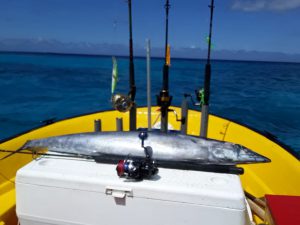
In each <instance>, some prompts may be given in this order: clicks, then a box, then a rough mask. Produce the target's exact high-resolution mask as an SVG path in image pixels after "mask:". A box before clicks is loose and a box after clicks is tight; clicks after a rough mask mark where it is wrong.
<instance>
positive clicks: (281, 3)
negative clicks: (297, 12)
mask: <svg viewBox="0 0 300 225" xmlns="http://www.w3.org/2000/svg"><path fill="white" fill-rule="evenodd" d="M299 7H300V0H234V2H233V4H232V7H231V8H232V9H234V10H242V11H246V12H255V11H262V10H269V11H286V10H292V9H296V8H299Z"/></svg>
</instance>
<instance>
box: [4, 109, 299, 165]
mask: <svg viewBox="0 0 300 225" xmlns="http://www.w3.org/2000/svg"><path fill="white" fill-rule="evenodd" d="M146 107H147V106H140V107H138V108H146ZM152 107H159V106H156V105H154V106H152ZM170 107H176V108H181V107H180V106H176V105H171V106H170ZM189 110H192V111H195V112H199V113H201V111H200V110H197V109H189ZM113 111H116V110H115V109H107V110H105V109H104V110H99V111H94V112H89V113H82V114H78V115H74V116H70V117H66V118H62V119H59V120H55V121H54V122H52V123H49V124H42V125H40V126H36V127H33V128H31V129H28V130H26V131H23V132H20V133H17V134H15V135H12V136H10V137H7V138H3V139H1V140H0V144H3V143H5V142H7V141H10V140H12V139H14V138H17V137H20V136H22V135H24V134H27V133H30V132H32V131H35V130H38V129H41V128H44V127H47V126H51V125H52V124H54V123H58V122H63V121H66V120H70V119H75V118H77V117H84V116H88V115H93V114H97V113H103V112H113ZM209 115H211V116H215V117H217V118H220V119H225V120H228V121H230V122H233V123H235V124H237V125H240V126H243V127H245V128H247V129H249V130H251V131H253V132H255V133H257V134H259V135H261V136H263V137H265V138H267V139H268V140H270V141H272V142H274V143H275V144H277V145H279V146H280V147H281V148H283V149H284V150H285V151H286V152H288V153H290V154H291V155H292V156H294V157H295V158H296V159H297V160H299V161H300V153H298V152H296V151H295V150H294V149H293V148H292V147H291V146H289V145H287V144H285V143H283V142H282V141H280V140H279V139H278V138H277V137H276V136H275V135H273V134H272V133H269V132H268V131H261V130H258V129H256V128H253V127H251V126H249V125H246V124H244V123H241V122H238V121H236V120H234V119H229V118H227V117H221V116H219V115H216V114H213V113H210V114H209Z"/></svg>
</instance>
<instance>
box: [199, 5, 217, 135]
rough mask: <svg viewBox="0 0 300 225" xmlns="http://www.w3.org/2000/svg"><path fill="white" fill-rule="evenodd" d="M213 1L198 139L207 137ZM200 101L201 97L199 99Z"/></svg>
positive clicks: (210, 6)
mask: <svg viewBox="0 0 300 225" xmlns="http://www.w3.org/2000/svg"><path fill="white" fill-rule="evenodd" d="M214 3H215V1H214V0H211V4H210V5H209V6H208V7H209V8H210V23H209V36H208V52H207V61H206V66H205V77H204V93H203V95H204V96H203V104H202V109H201V128H200V131H201V132H200V137H204V138H206V137H207V128H208V115H209V97H210V80H211V63H210V62H211V60H210V53H211V37H212V25H213V14H214V8H215V4H214ZM198 96H199V95H198ZM199 99H201V97H199Z"/></svg>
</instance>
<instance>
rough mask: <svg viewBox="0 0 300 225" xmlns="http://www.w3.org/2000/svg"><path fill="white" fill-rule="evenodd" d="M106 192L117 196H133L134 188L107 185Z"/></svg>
mask: <svg viewBox="0 0 300 225" xmlns="http://www.w3.org/2000/svg"><path fill="white" fill-rule="evenodd" d="M105 194H106V195H112V196H113V197H115V198H125V197H126V196H127V197H133V193H132V189H130V188H119V187H106V188H105Z"/></svg>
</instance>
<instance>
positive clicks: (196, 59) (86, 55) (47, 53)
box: [0, 50, 300, 64]
mask: <svg viewBox="0 0 300 225" xmlns="http://www.w3.org/2000/svg"><path fill="white" fill-rule="evenodd" d="M3 53H4V54H24V55H57V56H76V57H81V56H85V57H112V56H113V55H107V54H97V53H65V52H42V51H6V50H4V51H3V50H0V54H3ZM114 56H116V57H121V58H127V57H128V58H129V56H128V55H121V54H120V55H114ZM134 58H139V59H141V58H143V59H144V58H146V56H141V55H137V56H134ZM151 58H154V59H164V57H163V56H151ZM172 59H175V60H192V61H204V60H207V59H206V58H196V57H191V58H188V57H187V58H184V57H178V56H176V57H173V58H172ZM211 61H233V62H259V63H288V64H300V62H289V61H272V60H246V59H220V58H215V59H214V58H212V59H211Z"/></svg>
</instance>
